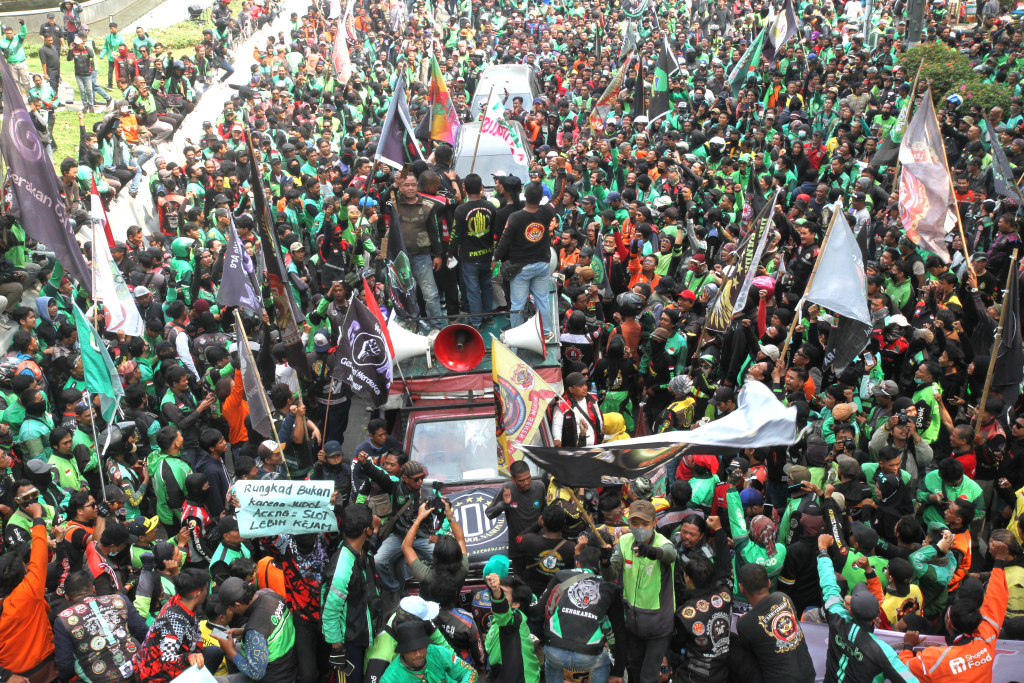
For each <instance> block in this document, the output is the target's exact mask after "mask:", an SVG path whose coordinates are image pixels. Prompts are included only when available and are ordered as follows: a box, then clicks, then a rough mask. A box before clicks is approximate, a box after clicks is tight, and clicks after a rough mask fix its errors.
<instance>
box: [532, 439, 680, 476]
mask: <svg viewBox="0 0 1024 683" xmlns="http://www.w3.org/2000/svg"><path fill="white" fill-rule="evenodd" d="M658 436H662V435H661V434H659V435H658ZM686 448H687V445H686V444H661V445H656V444H651V445H649V446H639V447H626V448H615V447H611V446H609V447H604V448H602V447H601V446H595V447H593V448H579V449H570V448H546V447H541V446H520V447H519V450H520V451H522V453H523V455H525V456H526V457H527V458H529V459H530V460H531V461H533V462H534V463H535V464H536V465H537V466H538V467H540V468H541V469H543V470H546V471H547V472H548V473H549V474H550V475H551V476H553V477H554V478H555V479H557V480H558V482H559V483H560V484H564V485H566V486H572V487H574V488H576V487H593V486H615V485H618V484H626V483H628V482H630V481H632V480H633V479H636V478H637V477H642V476H644V475H645V474H647V473H648V472H650V471H651V470H653V469H655V468H656V467H658V466H659V465H663V464H665V463H667V462H668V461H669V460H671V459H672V458H674V457H676V456H677V455H679V454H680V453H682V452H683V451H684V450H685V449H686Z"/></svg>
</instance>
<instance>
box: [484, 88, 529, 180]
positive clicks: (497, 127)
mask: <svg viewBox="0 0 1024 683" xmlns="http://www.w3.org/2000/svg"><path fill="white" fill-rule="evenodd" d="M480 132H481V133H482V134H484V135H490V136H491V137H495V138H498V139H499V140H502V141H504V142H505V143H506V144H507V145H508V146H509V148H510V149H511V150H512V158H513V159H515V161H516V163H517V164H525V163H526V161H527V156H526V146H525V145H524V144H523V139H522V137H521V136H520V135H519V131H517V130H516V129H515V128H514V127H512V126H510V125H509V124H508V122H507V121H506V120H505V105H503V104H502V103H501V98H500V97H494V95H493V93H492V95H491V99H490V100H489V101H488V102H487V108H486V109H485V110H484V120H483V122H482V123H481V124H480Z"/></svg>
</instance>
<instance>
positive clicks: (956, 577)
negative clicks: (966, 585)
mask: <svg viewBox="0 0 1024 683" xmlns="http://www.w3.org/2000/svg"><path fill="white" fill-rule="evenodd" d="M951 550H954V551H956V553H955V555H954V557H959V558H960V562H958V563H957V565H956V570H955V571H954V572H953V578H951V579H950V580H949V591H950V592H951V593H952V592H953V591H955V590H956V589H957V588H959V587H960V582H961V581H963V580H964V577H966V576H967V571H968V570H969V569H970V568H971V532H970V530H969V529H964V530H963V531H962V532H960V533H958V534H953V547H952V548H951Z"/></svg>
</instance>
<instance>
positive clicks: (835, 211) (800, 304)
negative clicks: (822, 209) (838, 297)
mask: <svg viewBox="0 0 1024 683" xmlns="http://www.w3.org/2000/svg"><path fill="white" fill-rule="evenodd" d="M838 204H839V202H836V203H835V204H833V205H832V220H830V221H829V222H828V229H827V230H826V231H825V238H824V239H822V240H821V249H819V250H818V258H817V260H815V261H814V268H812V269H811V276H810V277H809V278H808V279H807V286H806V287H804V294H806V293H807V290H808V289H810V288H811V283H813V282H814V275H815V274H816V273H817V272H818V264H820V263H821V255H822V253H824V251H825V245H826V244H828V237H829V235H831V234H832V228H833V227H834V226H835V224H836V216H837V215H839V207H838ZM803 303H804V297H801V298H800V301H799V302H798V303H797V305H796V314H795V315H794V316H793V322H792V323H790V325H789V333H788V334H787V335H786V341H785V342H783V344H782V349H781V350H780V351H779V358H785V357H786V349H788V348H789V342H790V340H791V339H792V338H793V331H794V330H796V326H797V322H798V321H799V320H800V315H801V310H800V309H802V308H803Z"/></svg>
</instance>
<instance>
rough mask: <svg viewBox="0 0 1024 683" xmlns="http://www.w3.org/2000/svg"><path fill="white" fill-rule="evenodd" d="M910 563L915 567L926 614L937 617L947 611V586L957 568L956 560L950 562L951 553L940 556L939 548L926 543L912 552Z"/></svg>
mask: <svg viewBox="0 0 1024 683" xmlns="http://www.w3.org/2000/svg"><path fill="white" fill-rule="evenodd" d="M910 564H911V565H913V567H914V579H915V580H916V581H917V585H918V587H919V588H920V589H921V595H922V596H923V597H924V616H925V618H926V619H935V618H936V617H937V616H939V615H940V614H942V613H944V612H945V611H946V600H947V598H948V597H949V594H948V592H947V588H948V587H949V580H950V579H952V578H953V572H954V571H955V570H956V562H955V561H954V562H950V556H949V553H945V554H944V555H942V556H941V557H940V556H939V551H938V548H936V547H935V546H932V545H926V546H925V547H923V548H921V549H920V550H915V551H914V552H912V553H910Z"/></svg>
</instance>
